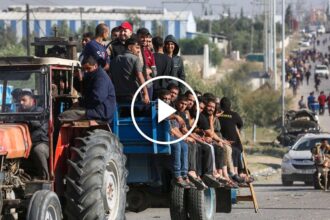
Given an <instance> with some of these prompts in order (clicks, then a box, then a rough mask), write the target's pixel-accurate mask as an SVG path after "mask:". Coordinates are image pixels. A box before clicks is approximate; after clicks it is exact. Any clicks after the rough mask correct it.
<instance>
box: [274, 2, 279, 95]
mask: <svg viewBox="0 0 330 220" xmlns="http://www.w3.org/2000/svg"><path fill="white" fill-rule="evenodd" d="M273 43H274V47H273V50H274V55H273V71H274V89H275V90H277V89H278V86H277V53H276V0H273Z"/></svg>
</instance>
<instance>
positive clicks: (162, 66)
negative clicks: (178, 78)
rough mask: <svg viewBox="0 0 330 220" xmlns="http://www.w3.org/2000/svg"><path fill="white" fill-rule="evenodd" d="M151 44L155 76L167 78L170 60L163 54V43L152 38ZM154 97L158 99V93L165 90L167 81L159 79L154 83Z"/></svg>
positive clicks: (157, 38)
mask: <svg viewBox="0 0 330 220" xmlns="http://www.w3.org/2000/svg"><path fill="white" fill-rule="evenodd" d="M152 44H153V48H154V51H155V52H154V57H155V62H156V68H157V76H169V75H170V74H171V65H172V61H171V58H170V57H169V56H167V55H165V54H164V51H163V47H164V41H163V38H161V37H154V38H152ZM153 84H154V97H158V93H159V91H161V90H163V89H166V88H167V86H168V80H166V79H160V80H157V81H155V82H154V83H153Z"/></svg>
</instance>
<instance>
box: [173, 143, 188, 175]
mask: <svg viewBox="0 0 330 220" xmlns="http://www.w3.org/2000/svg"><path fill="white" fill-rule="evenodd" d="M171 148H172V168H173V174H174V177H175V178H178V177H185V176H187V174H188V144H187V143H185V142H184V141H180V142H178V143H175V144H171Z"/></svg>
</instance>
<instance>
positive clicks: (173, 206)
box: [170, 184, 188, 220]
mask: <svg viewBox="0 0 330 220" xmlns="http://www.w3.org/2000/svg"><path fill="white" fill-rule="evenodd" d="M185 192H186V190H185V189H183V188H182V187H179V186H177V185H175V184H172V191H171V195H170V196H171V198H170V215H171V220H186V219H188V215H187V204H186V198H185V197H186V196H185V194H186V193H185Z"/></svg>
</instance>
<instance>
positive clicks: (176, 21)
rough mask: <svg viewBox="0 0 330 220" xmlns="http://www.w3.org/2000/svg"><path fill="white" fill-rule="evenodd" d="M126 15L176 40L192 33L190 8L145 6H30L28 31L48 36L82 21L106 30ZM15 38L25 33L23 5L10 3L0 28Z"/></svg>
mask: <svg viewBox="0 0 330 220" xmlns="http://www.w3.org/2000/svg"><path fill="white" fill-rule="evenodd" d="M129 17H134V18H136V19H137V20H138V24H137V25H135V26H134V25H133V26H134V29H135V30H136V29H137V28H139V26H141V27H142V26H143V27H146V28H148V29H149V30H150V31H151V32H153V33H156V32H157V30H159V29H161V30H162V33H163V35H164V36H166V35H168V34H172V35H174V36H175V37H176V38H178V39H182V38H187V37H188V36H189V35H188V33H191V32H196V22H195V19H194V16H193V14H192V12H191V11H167V10H166V9H153V8H147V7H117V6H116V7H111V6H98V7H96V6H95V7H94V6H80V7H79V6H30V30H31V33H34V35H35V36H37V37H43V36H50V35H52V34H53V33H52V32H53V27H54V25H56V26H57V27H59V26H61V25H64V23H66V25H67V26H68V27H69V29H70V31H71V32H72V33H79V32H81V30H82V27H83V26H85V25H86V24H87V25H88V24H91V23H93V24H94V25H97V24H98V23H106V24H107V25H108V26H109V27H110V29H111V28H113V27H116V26H118V25H120V23H121V22H122V21H125V20H127V19H128V18H129ZM9 27H10V29H11V30H12V31H14V32H15V33H16V37H17V39H18V40H20V39H22V37H23V36H25V34H26V8H25V5H13V6H10V7H8V9H6V10H3V11H1V12H0V29H1V28H9Z"/></svg>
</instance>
